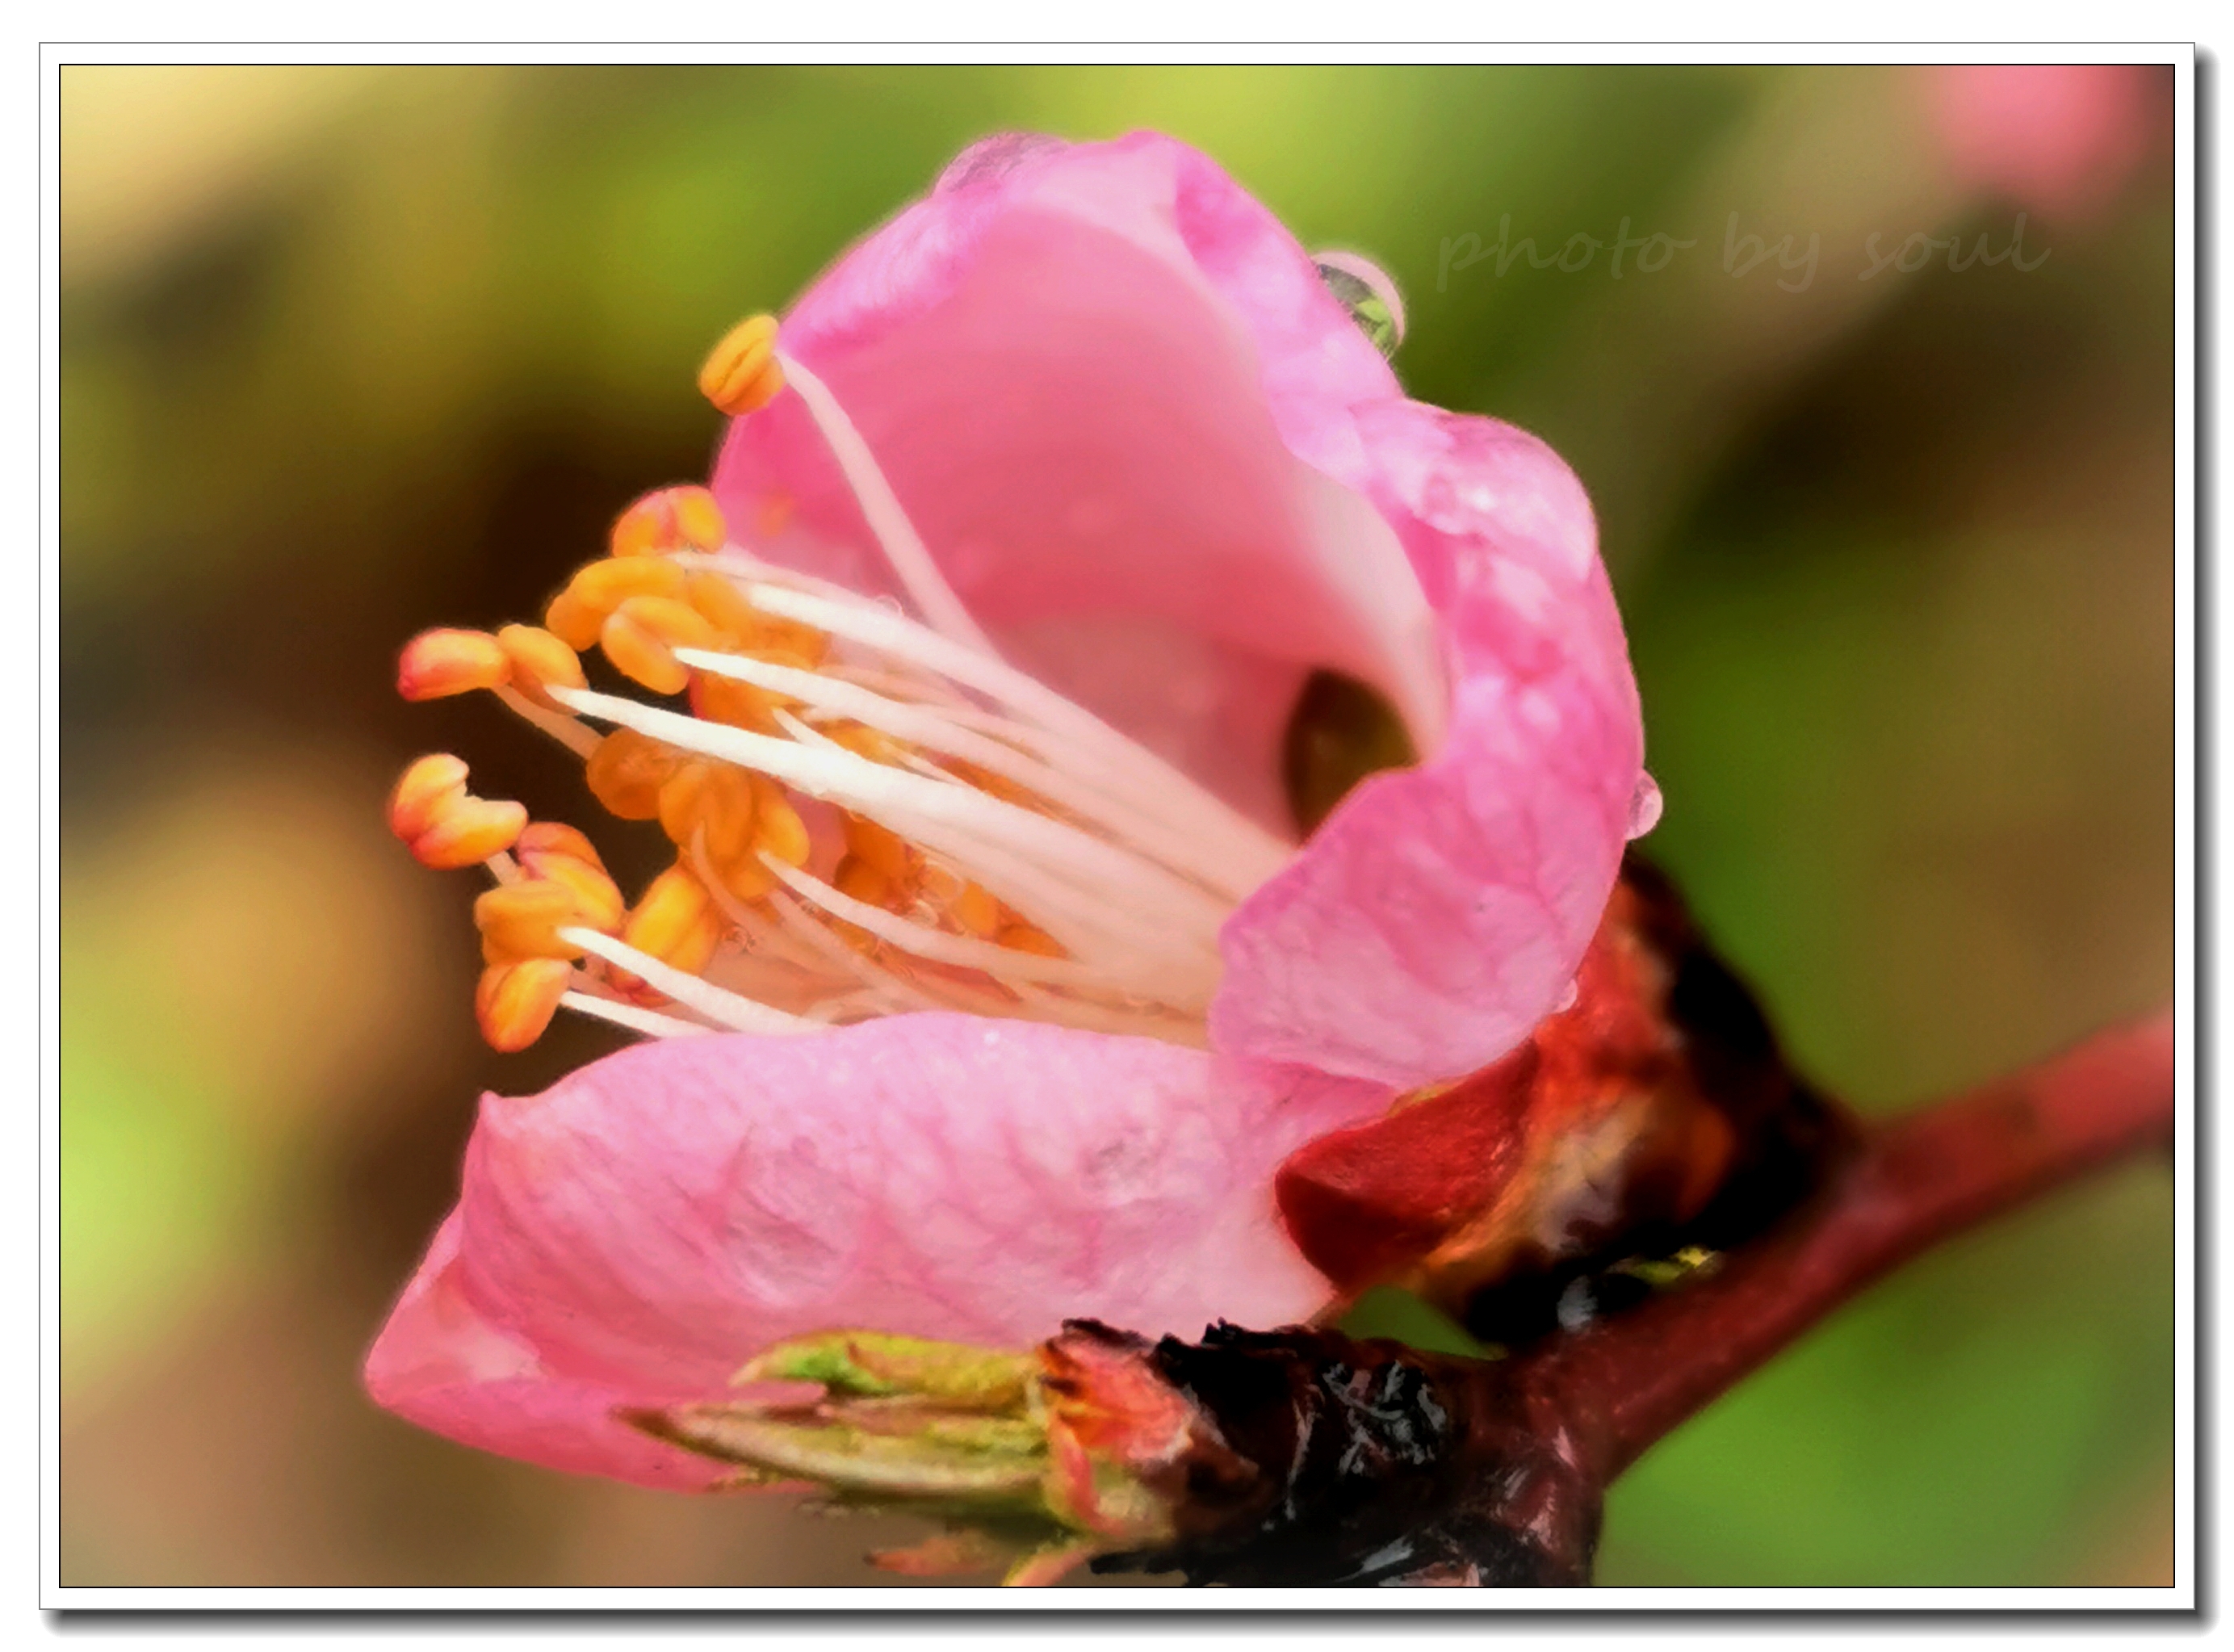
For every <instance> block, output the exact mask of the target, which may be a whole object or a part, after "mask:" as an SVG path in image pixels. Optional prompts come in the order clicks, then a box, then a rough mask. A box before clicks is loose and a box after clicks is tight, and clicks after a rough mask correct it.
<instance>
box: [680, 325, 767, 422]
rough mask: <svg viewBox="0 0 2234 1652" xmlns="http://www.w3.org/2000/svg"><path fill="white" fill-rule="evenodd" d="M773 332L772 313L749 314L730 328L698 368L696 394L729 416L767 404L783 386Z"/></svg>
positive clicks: (757, 410) (742, 413)
mask: <svg viewBox="0 0 2234 1652" xmlns="http://www.w3.org/2000/svg"><path fill="white" fill-rule="evenodd" d="M775 335H776V320H775V317H774V316H754V317H748V319H746V320H744V321H741V322H739V323H737V324H736V325H735V327H732V328H731V329H730V330H728V332H727V333H726V334H724V335H723V336H722V342H721V343H718V344H716V345H715V346H714V349H713V352H712V354H710V355H709V356H707V357H706V364H705V366H703V367H702V368H700V369H698V393H699V394H700V395H702V396H704V397H705V398H706V399H707V400H708V401H709V402H712V403H713V404H714V405H715V407H716V408H720V409H721V410H722V412H723V413H726V414H728V415H729V416H730V417H731V418H733V419H734V418H741V417H743V416H744V415H746V414H748V413H757V412H759V411H760V410H761V408H764V407H766V406H768V403H769V402H773V401H774V400H775V398H776V395H777V394H778V393H779V392H780V391H781V390H782V389H783V369H782V368H781V366H779V365H778V364H777V362H776V359H775Z"/></svg>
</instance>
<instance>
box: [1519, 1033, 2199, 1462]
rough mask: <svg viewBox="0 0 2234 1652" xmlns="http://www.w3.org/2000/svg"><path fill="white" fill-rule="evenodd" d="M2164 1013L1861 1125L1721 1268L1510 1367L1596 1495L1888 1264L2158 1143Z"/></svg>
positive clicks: (2166, 1117)
mask: <svg viewBox="0 0 2234 1652" xmlns="http://www.w3.org/2000/svg"><path fill="white" fill-rule="evenodd" d="M2173 1091H2174V1084H2173V1040H2172V1013H2171V1011H2169V1010H2166V1011H2165V1012H2164V1013H2162V1014H2161V1015H2157V1016H2155V1017H2153V1018H2152V1019H2151V1020H2149V1021H2146V1022H2140V1023H2139V1024H2137V1025H2134V1026H2132V1027H2128V1028H2120V1029H2119V1030H2117V1031H2114V1032H2109V1033H2105V1034H2103V1035H2100V1036H2099V1037H2096V1038H2094V1039H2093V1040H2092V1041H2089V1042H2087V1043H2086V1044H2083V1045H2081V1046H2080V1047H2079V1048H2076V1049H2074V1050H2071V1051H2069V1052H2067V1054H2065V1055H2061V1056H2058V1057H2056V1058H2055V1059H2054V1060H2052V1061H2047V1062H2044V1063H2042V1064H2041V1065H2040V1066H2038V1067H2035V1068H2028V1069H2027V1070H2025V1071H2023V1072H2021V1073H2018V1074H2013V1075H2012V1076H2010V1077H2008V1078H2004V1079H2001V1080H1997V1081H1995V1082H1993V1083H1991V1084H1988V1085H1986V1086H1984V1087H1983V1088H1980V1089H1978V1090H1976V1091H1973V1092H1972V1093H1970V1094H1968V1095H1964V1096H1961V1097H1958V1098H1956V1099H1955V1100H1950V1101H1946V1102H1943V1103H1940V1104H1939V1105H1937V1106H1934V1107H1926V1108H1924V1109H1923V1110H1921V1111H1919V1112H1917V1113H1911V1114H1909V1115H1907V1116H1906V1117H1904V1118H1899V1119H1896V1120H1891V1121H1889V1122H1887V1123H1885V1124H1883V1125H1878V1126H1873V1127H1871V1128H1870V1129H1868V1130H1866V1131H1865V1133H1864V1134H1863V1136H1862V1138H1861V1142H1860V1146H1858V1148H1857V1149H1856V1150H1855V1151H1854V1152H1853V1153H1852V1155H1851V1156H1850V1157H1849V1158H1848V1159H1846V1160H1845V1162H1844V1163H1843V1164H1841V1165H1840V1166H1839V1167H1838V1168H1836V1169H1835V1170H1834V1171H1833V1172H1832V1174H1831V1177H1830V1179H1829V1181H1828V1183H1827V1185H1826V1186H1825V1187H1824V1188H1823V1190H1822V1191H1821V1192H1820V1193H1819V1195H1818V1197H1817V1198H1815V1199H1814V1200H1813V1201H1812V1202H1811V1203H1810V1205H1808V1206H1807V1207H1806V1208H1805V1209H1804V1210H1802V1211H1799V1212H1797V1213H1795V1214H1794V1215H1793V1216H1792V1217H1791V1218H1787V1221H1786V1222H1785V1223H1784V1224H1781V1225H1780V1227H1779V1228H1778V1229H1776V1230H1775V1231H1772V1232H1770V1233H1768V1234H1767V1235H1764V1236H1763V1237H1761V1238H1760V1240H1759V1241H1757V1242H1756V1243H1754V1244H1751V1245H1748V1246H1747V1247H1746V1248H1745V1249H1744V1250H1741V1252H1739V1253H1737V1254H1735V1255H1734V1256H1733V1257H1731V1258H1730V1259H1729V1261H1728V1263H1727V1264H1726V1265H1725V1267H1724V1268H1723V1269H1722V1270H1721V1272H1720V1273H1718V1274H1716V1275H1715V1276H1713V1277H1709V1278H1706V1279H1702V1280H1700V1281H1698V1282H1697V1283H1694V1284H1692V1285H1690V1286H1689V1287H1688V1288H1685V1289H1683V1290H1677V1291H1675V1292H1673V1293H1671V1294H1669V1296H1665V1297H1663V1298H1662V1299H1660V1300H1658V1301H1656V1302H1653V1303H1648V1304H1646V1305H1644V1306H1643V1307H1640V1308H1638V1309H1635V1310H1634V1311H1632V1312H1630V1313H1628V1314H1625V1315H1622V1316H1617V1317H1615V1318H1611V1319H1609V1320H1607V1321H1605V1322H1603V1323H1601V1324H1599V1325H1597V1326H1594V1327H1591V1328H1590V1329H1586V1330H1584V1331H1582V1332H1579V1333H1578V1334H1576V1335H1571V1336H1567V1337H1562V1338H1556V1339H1553V1340H1552V1341H1551V1342H1548V1343H1547V1344H1545V1346H1544V1347H1543V1348H1541V1349H1540V1350H1539V1351H1537V1352H1533V1353H1531V1354H1528V1355H1522V1356H1520V1359H1519V1361H1515V1362H1514V1363H1515V1364H1516V1365H1517V1366H1519V1367H1520V1368H1519V1369H1514V1370H1511V1371H1510V1372H1509V1373H1508V1374H1509V1375H1510V1376H1511V1377H1512V1378H1514V1379H1517V1380H1518V1381H1519V1382H1520V1384H1521V1387H1522V1388H1523V1389H1524V1390H1525V1392H1527V1393H1529V1394H1532V1395H1534V1396H1538V1397H1540V1399H1541V1400H1542V1401H1545V1402H1548V1407H1549V1408H1550V1409H1551V1410H1553V1411H1555V1412H1556V1413H1557V1414H1559V1415H1560V1416H1561V1417H1563V1418H1564V1420H1566V1425H1567V1434H1568V1441H1569V1445H1570V1449H1571V1450H1572V1452H1573V1453H1575V1458H1576V1465H1575V1466H1576V1467H1577V1468H1578V1470H1580V1471H1581V1472H1582V1474H1583V1477H1584V1479H1587V1480H1590V1481H1592V1482H1595V1483H1596V1484H1597V1485H1605V1484H1607V1483H1608V1482H1610V1480H1611V1479H1613V1477H1614V1476H1615V1475H1617V1474H1618V1473H1619V1472H1621V1471H1622V1470H1623V1469H1624V1468H1626V1467H1627V1466H1629V1465H1630V1463H1632V1462H1634V1461H1635V1460H1636V1459H1637V1458H1638V1457H1639V1456H1641V1455H1642V1454H1643V1453H1644V1451H1645V1450H1646V1449H1647V1448H1648V1447H1649V1446H1651V1445H1652V1444H1653V1443H1654V1442H1655V1441H1656V1440H1659V1439H1660V1438H1661V1437H1662V1435H1664V1434H1666V1433H1668V1432H1669V1430H1671V1429H1672V1428H1674V1427H1676V1425H1677V1424H1679V1423H1681V1422H1682V1421H1683V1420H1685V1419H1686V1418H1688V1417H1689V1416H1690V1415H1691V1414H1693V1413H1695V1412H1696V1411H1698V1410H1699V1409H1700V1408H1701V1407H1703V1406H1705V1405H1706V1404H1708V1402H1709V1401H1712V1400H1714V1399H1715V1398H1716V1397H1717V1396H1719V1395H1721V1394H1723V1393H1724V1392H1726V1391H1727V1390H1728V1389H1729V1388H1731V1387H1732V1386H1733V1385H1734V1383H1736V1382H1737V1381H1739V1380H1740V1379H1741V1378H1742V1377H1744V1376H1746V1375H1747V1374H1749V1373H1751V1372H1752V1371H1754V1370H1755V1369H1757V1368H1759V1367H1760V1366H1761V1365H1763V1364H1765V1363H1767V1361H1769V1360H1770V1359H1771V1358H1773V1356H1774V1355H1776V1354H1778V1353H1779V1352H1780V1351H1781V1350H1782V1349H1783V1348H1787V1347H1788V1346H1789V1345H1790V1344H1791V1343H1792V1342H1793V1341H1795V1340H1796V1339H1797V1338H1798V1337H1799V1336H1800V1335H1801V1334H1802V1333H1804V1332H1805V1331H1806V1330H1807V1329H1808V1328H1809V1327H1811V1326H1813V1324H1814V1323H1815V1322H1817V1321H1818V1320H1819V1319H1821V1318H1822V1317H1823V1316H1825V1315H1826V1314H1827V1313H1829V1312H1830V1311H1831V1310H1832V1309H1835V1308H1837V1307H1838V1306H1839V1304H1840V1303H1844V1302H1845V1301H1847V1300H1848V1299H1849V1298H1851V1297H1852V1296H1854V1295H1855V1294H1856V1293H1857V1292H1858V1291H1860V1290H1862V1289H1863V1288H1864V1287H1865V1286H1867V1285H1868V1284H1870V1283H1871V1282H1873V1281H1875V1280H1876V1279H1878V1278H1879V1277H1882V1276H1883V1275H1885V1273H1887V1272H1889V1271H1891V1270H1892V1269H1894V1268H1896V1267H1898V1265H1899V1264H1900V1263H1903V1262H1904V1261H1906V1260H1908V1259H1909V1258H1910V1257H1913V1256H1915V1255H1917V1253H1918V1252H1919V1251H1922V1250H1926V1249H1928V1248H1929V1247H1930V1246H1931V1245H1934V1244H1937V1243H1938V1242H1939V1241H1941V1240H1943V1239H1944V1238H1947V1237H1950V1235H1952V1234H1954V1233H1956V1232H1959V1231H1962V1230H1963V1229H1964V1228H1967V1227H1969V1226H1971V1225H1973V1224H1976V1223H1979V1222H1982V1221H1984V1220H1986V1219H1987V1218H1990V1217H1992V1216H1995V1215H1997V1214H1999V1213H2000V1212H2002V1211H2006V1210H2008V1209H2009V1208H2011V1207H2012V1206H2015V1205H2019V1204H2022V1202H2024V1201H2025V1200H2027V1199H2028V1198H2032V1197H2034V1196H2035V1195H2036V1194H2038V1193H2040V1192H2043V1191H2044V1190H2046V1189H2048V1188H2049V1187H2052V1186H2054V1185H2056V1184H2058V1183H2061V1182H2064V1181H2067V1180H2069V1179H2072V1178H2074V1177H2077V1176H2080V1175H2082V1174H2084V1173H2085V1172H2087V1171H2090V1170H2093V1169H2094V1168H2096V1167H2097V1166H2101V1165H2103V1164H2106V1163H2107V1162H2109V1161H2111V1160H2113V1159H2118V1158H2120V1157H2121V1156H2123V1155H2125V1154H2127V1153H2130V1152H2134V1151H2136V1150H2139V1149H2141V1148H2145V1147H2148V1146H2154V1145H2167V1146H2168V1145H2169V1144H2170V1142H2171V1140H2172V1122H2173V1105H2174V1095H2173Z"/></svg>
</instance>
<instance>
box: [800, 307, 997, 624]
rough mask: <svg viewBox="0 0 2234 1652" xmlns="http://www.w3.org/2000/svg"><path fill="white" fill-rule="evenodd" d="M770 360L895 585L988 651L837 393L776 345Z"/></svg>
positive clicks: (937, 620) (935, 619)
mask: <svg viewBox="0 0 2234 1652" xmlns="http://www.w3.org/2000/svg"><path fill="white" fill-rule="evenodd" d="M776 361H777V362H778V363H779V364H780V365H781V367H782V369H783V375H784V379H785V381H786V382H787V383H788V384H789V385H790V386H791V388H792V389H794V391H796V392H797V393H798V395H799V399H800V402H802V403H803V404H804V405H805V407H806V408H807V417H809V418H810V419H812V420H813V421H814V423H815V428H818V429H819V430H820V431H821V432H822V439H823V441H826V442H827V443H828V444H829V446H830V454H831V457H833V459H835V460H837V461H838V468H839V471H841V472H842V473H844V474H845V477H846V485H847V486H850V487H851V488H852V490H853V497H854V498H855V499H856V500H859V503H860V506H861V514H862V515H863V516H864V517H865V518H866V519H867V520H868V524H869V532H872V533H873V534H875V535H876V536H877V543H878V545H880V546H882V547H883V549H884V552H885V560H887V561H888V562H890V563H891V564H892V571H893V572H894V573H896V574H898V576H899V581H900V584H901V586H902V587H903V588H904V589H905V591H907V594H908V595H909V596H911V597H913V598H915V604H916V606H917V607H918V608H919V609H921V610H922V611H923V616H924V618H925V619H927V620H929V621H930V622H931V625H932V626H933V627H934V628H935V629H936V630H938V631H939V632H940V633H941V634H942V635H944V636H946V637H952V638H953V639H954V640H955V642H957V643H959V644H961V645H962V646H963V647H965V648H970V649H974V650H977V652H978V653H980V654H983V655H986V656H991V654H992V652H993V644H992V643H990V642H989V641H987V640H986V637H985V633H984V632H983V631H982V630H978V628H977V621H976V620H974V619H972V618H970V611H969V610H968V609H966V608H964V607H963V605H962V599H961V598H960V597H957V596H956V595H955V594H954V587H953V586H951V585H950V584H947V583H946V576H945V575H944V574H942V573H940V572H939V571H938V565H937V563H936V562H934V561H932V560H931V552H930V551H929V549H928V548H926V547H925V545H924V542H923V539H922V537H921V536H920V535H918V533H917V532H916V531H915V524H914V523H912V522H911V521H909V520H908V515H907V513H906V511H905V510H903V509H902V508H901V507H900V502H899V499H898V496H897V495H896V494H894V493H893V492H892V484H891V483H890V482H888V481H886V480H885V473H884V469H883V467H881V466H879V464H878V463H877V459H876V455H875V454H872V453H871V452H870V451H869V444H868V443H867V442H866V441H863V440H862V439H861V433H860V431H859V430H858V429H856V428H854V424H853V421H852V419H851V418H850V417H848V416H847V415H846V409H845V408H843V407H842V406H840V405H839V401H838V398H837V397H836V396H834V395H832V394H831V393H830V387H829V386H828V385H826V384H825V383H824V382H822V381H821V380H820V379H819V378H817V377H815V375H813V374H812V373H810V372H808V371H807V369H805V368H803V367H801V366H800V364H799V363H798V362H795V361H794V360H793V359H792V358H791V357H790V356H786V355H784V354H783V353H782V352H781V351H778V352H777V354H776Z"/></svg>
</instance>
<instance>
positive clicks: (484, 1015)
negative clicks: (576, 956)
mask: <svg viewBox="0 0 2234 1652" xmlns="http://www.w3.org/2000/svg"><path fill="white" fill-rule="evenodd" d="M573 979H574V970H573V966H572V965H571V964H569V963H566V962H565V960H564V959H560V958H525V959H522V960H521V961H520V962H519V963H494V964H491V965H490V966H489V967H488V968H487V969H486V970H482V971H481V979H480V986H479V987H477V988H476V989H474V1020H476V1021H478V1022H480V1028H481V1036H482V1037H483V1038H485V1039H487V1041H488V1042H489V1046H490V1048H493V1049H498V1050H501V1051H503V1052H504V1053H506V1055H510V1054H513V1052H515V1051H518V1050H523V1049H526V1048H527V1047H528V1046H529V1045H530V1044H532V1043H533V1042H534V1041H536V1040H537V1039H539V1038H540V1037H542V1036H543V1029H544V1028H546V1027H548V1026H549V1025H550V1024H551V1017H552V1015H556V1014H557V1013H558V1011H559V1000H560V999H561V998H564V997H565V996H566V993H567V990H568V989H569V988H570V987H571V986H572V983H573Z"/></svg>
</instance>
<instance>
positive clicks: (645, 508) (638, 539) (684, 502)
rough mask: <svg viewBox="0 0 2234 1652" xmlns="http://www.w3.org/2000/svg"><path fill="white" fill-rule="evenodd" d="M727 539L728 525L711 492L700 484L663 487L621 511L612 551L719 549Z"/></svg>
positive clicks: (638, 553)
mask: <svg viewBox="0 0 2234 1652" xmlns="http://www.w3.org/2000/svg"><path fill="white" fill-rule="evenodd" d="M728 538H729V528H728V524H727V523H726V522H724V521H722V507H721V506H719V505H717V504H715V502H714V495H713V494H712V493H709V492H708V491H707V490H706V489H705V488H702V487H663V488H661V489H659V490H658V492H656V493H646V494H645V495H644V496H643V498H642V499H640V500H637V502H636V503H635V504H633V505H631V506H629V507H628V509H626V510H625V511H623V512H622V513H621V514H620V519H619V520H617V522H615V523H614V524H613V537H612V551H613V554H614V555H615V556H617V557H651V556H661V555H664V554H665V553H666V552H670V551H719V550H720V549H721V548H722V545H724V544H726V543H727V542H728Z"/></svg>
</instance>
